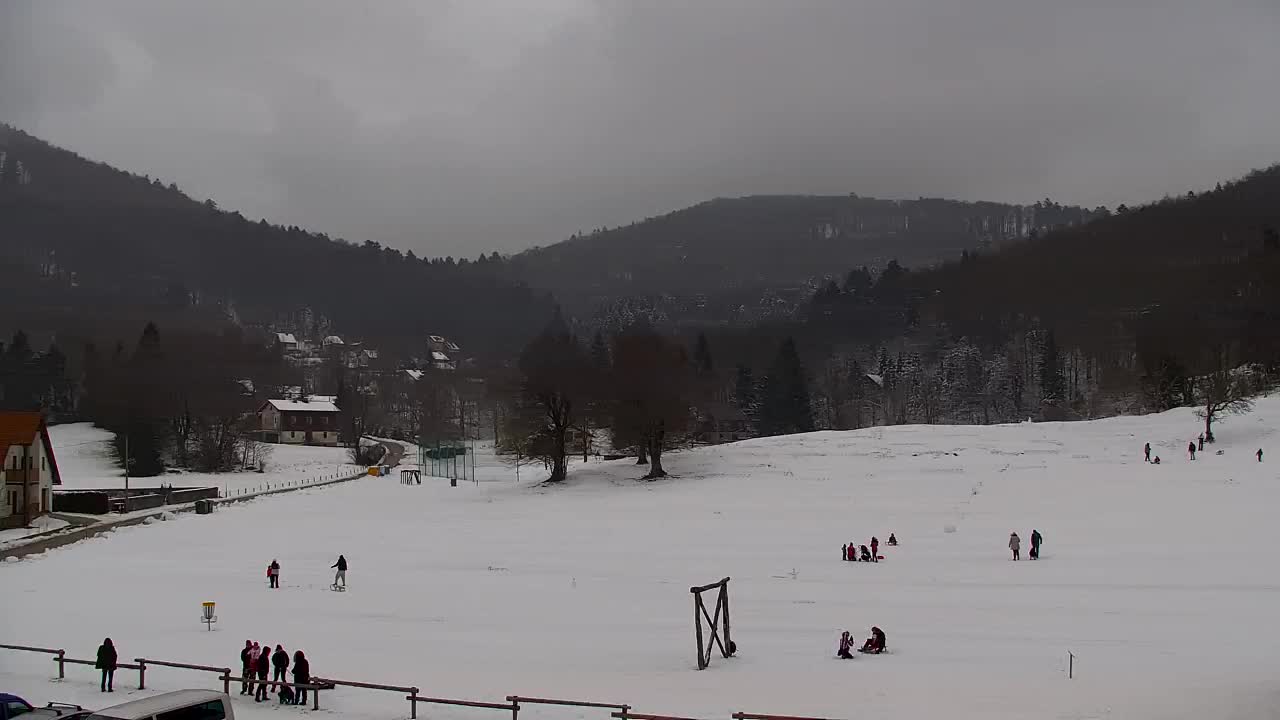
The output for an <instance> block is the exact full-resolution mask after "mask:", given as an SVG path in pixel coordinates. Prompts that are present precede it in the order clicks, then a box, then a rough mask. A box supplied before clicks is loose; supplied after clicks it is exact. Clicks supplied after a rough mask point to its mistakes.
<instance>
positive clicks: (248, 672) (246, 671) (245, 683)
mask: <svg viewBox="0 0 1280 720" xmlns="http://www.w3.org/2000/svg"><path fill="white" fill-rule="evenodd" d="M252 677H253V641H252V640H245V641H244V649H243V650H241V651H240V678H241V680H240V694H241V695H248V694H249V680H250V678H252Z"/></svg>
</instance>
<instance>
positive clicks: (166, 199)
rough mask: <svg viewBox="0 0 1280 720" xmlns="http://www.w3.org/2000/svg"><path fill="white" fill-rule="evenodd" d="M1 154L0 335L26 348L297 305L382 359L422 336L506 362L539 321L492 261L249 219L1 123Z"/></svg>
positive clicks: (257, 318)
mask: <svg viewBox="0 0 1280 720" xmlns="http://www.w3.org/2000/svg"><path fill="white" fill-rule="evenodd" d="M0 153H4V154H5V155H6V167H7V168H8V170H7V171H0V218H3V221H2V222H0V264H2V265H3V266H4V267H5V269H6V276H7V277H6V281H5V282H4V283H0V326H5V327H10V328H15V327H24V328H26V329H27V331H28V333H31V334H32V335H33V336H39V337H48V336H50V335H52V334H53V333H55V332H62V331H65V330H66V329H67V328H68V327H71V328H74V329H76V331H77V333H78V334H80V335H82V336H86V337H92V333H91V332H90V331H89V329H88V328H90V327H92V326H93V325H94V324H95V323H97V322H99V321H101V322H102V323H103V324H114V323H115V322H117V318H119V317H120V316H124V315H127V316H129V317H130V321H131V323H132V324H131V327H137V322H136V321H137V320H138V319H139V318H140V317H145V318H147V319H155V318H156V317H157V311H158V310H160V309H164V310H165V311H166V312H168V314H170V315H172V316H179V315H181V316H183V317H182V319H178V318H177V317H171V318H169V319H166V320H165V321H164V322H165V327H175V326H180V325H183V324H186V323H190V324H193V325H198V326H201V327H206V328H210V329H216V328H217V326H218V323H219V321H226V320H231V321H234V322H237V323H241V324H245V323H248V324H252V323H255V322H269V321H270V320H271V319H272V318H274V317H276V316H278V315H279V314H280V313H282V312H287V311H290V310H293V309H296V308H301V307H309V308H312V309H314V311H316V312H317V313H320V314H323V315H324V316H325V317H327V318H329V319H330V320H331V321H332V322H333V323H334V324H335V326H337V327H339V328H343V329H344V331H346V332H353V333H358V334H360V335H362V336H363V337H364V338H366V340H367V341H369V342H372V343H375V344H376V345H377V346H379V347H382V348H385V349H386V350H387V351H399V352H403V353H406V354H407V353H409V352H411V351H414V350H418V349H419V344H420V338H421V337H422V336H424V335H425V334H428V333H436V334H446V335H449V336H450V337H453V338H456V339H457V340H458V341H459V342H461V343H463V344H464V346H466V347H468V348H469V349H470V350H471V351H472V352H475V353H477V354H487V355H496V356H511V355H513V354H515V353H516V352H518V351H519V348H520V347H521V346H522V345H523V344H524V342H525V341H526V340H527V339H528V338H529V337H530V336H531V330H534V329H536V328H537V327H539V326H540V325H541V323H543V322H545V319H546V317H547V316H548V315H549V314H550V312H551V308H552V303H551V301H550V299H549V298H548V297H546V295H545V294H544V293H541V292H535V291H532V290H530V289H528V288H526V287H524V286H523V285H522V284H521V283H520V282H519V281H518V280H516V279H515V275H514V273H513V271H512V270H511V268H510V267H509V265H508V263H507V261H506V260H504V259H503V258H502V257H500V256H498V255H497V254H496V253H490V254H482V255H480V256H479V257H477V258H476V259H475V260H467V259H458V260H455V259H454V258H432V259H428V258H419V257H416V256H415V255H414V254H413V253H412V252H409V253H401V252H400V251H399V250H395V249H391V248H383V247H381V246H379V245H378V244H377V243H373V242H365V243H363V244H352V243H347V242H344V241H341V240H331V239H330V238H328V237H327V236H325V235H322V234H317V233H311V232H307V231H305V230H302V229H299V228H297V227H281V226H277V225H271V224H268V223H266V222H265V221H263V222H250V221H249V220H246V219H245V218H244V217H242V216H241V215H240V214H239V213H235V212H224V211H222V210H219V209H218V208H217V207H216V205H214V204H213V202H212V201H207V202H203V203H201V202H197V201H195V200H193V199H191V198H189V197H187V196H186V195H184V194H183V193H182V192H181V191H179V190H178V188H177V187H175V186H173V185H168V186H165V185H164V184H162V183H161V182H160V181H159V180H152V179H150V178H147V177H144V176H137V175H131V174H129V173H124V172H121V171H118V170H115V169H113V168H111V167H108V166H107V165H104V164H101V163H93V162H91V161H88V160H86V159H84V158H81V157H79V156H77V155H75V154H73V153H71V152H68V151H65V150H61V149H59V148H55V147H53V146H51V145H48V144H47V143H44V142H42V141H40V140H38V139H36V138H34V137H32V136H30V135H27V134H25V133H23V132H21V131H19V130H16V129H13V128H9V127H7V126H0ZM18 161H21V162H22V164H23V173H24V176H23V177H24V179H23V181H22V182H19V181H18V180H17V179H16V174H15V173H16V167H17V162H18ZM10 278H12V282H10ZM113 329H115V330H116V331H117V332H120V331H121V329H120V328H113ZM134 332H136V330H135V331H134Z"/></svg>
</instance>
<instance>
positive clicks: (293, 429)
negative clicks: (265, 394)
mask: <svg viewBox="0 0 1280 720" xmlns="http://www.w3.org/2000/svg"><path fill="white" fill-rule="evenodd" d="M258 435H259V438H260V439H261V440H262V441H263V442H271V443H285V444H289V445H337V444H338V406H337V405H335V404H334V403H333V401H332V400H329V399H327V398H326V399H324V400H320V399H312V398H302V399H298V400H268V401H266V402H264V403H263V404H262V406H261V407H260V408H258Z"/></svg>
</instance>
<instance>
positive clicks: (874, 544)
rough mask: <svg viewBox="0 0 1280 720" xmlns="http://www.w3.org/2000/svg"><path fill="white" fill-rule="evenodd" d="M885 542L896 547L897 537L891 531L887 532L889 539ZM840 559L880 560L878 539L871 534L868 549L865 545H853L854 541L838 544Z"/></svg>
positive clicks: (851, 560)
mask: <svg viewBox="0 0 1280 720" xmlns="http://www.w3.org/2000/svg"><path fill="white" fill-rule="evenodd" d="M886 544H887V545H890V546H895V547H896V546H897V544H898V538H897V537H895V536H894V534H893V533H889V541H888V542H887V543H886ZM840 559H841V560H847V561H849V562H857V561H858V560H861V561H862V562H880V560H881V557H880V540H879V539H878V538H876V537H875V536H872V538H871V548H870V549H868V548H867V546H866V545H855V544H854V543H849V544H848V545H842V546H840Z"/></svg>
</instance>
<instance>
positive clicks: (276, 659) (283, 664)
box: [271, 645, 289, 682]
mask: <svg viewBox="0 0 1280 720" xmlns="http://www.w3.org/2000/svg"><path fill="white" fill-rule="evenodd" d="M271 666H272V667H274V668H275V669H276V672H275V674H274V675H272V676H271V679H272V680H282V681H284V682H288V681H289V678H288V677H287V673H286V671H287V670H288V669H289V653H287V652H285V651H284V646H282V645H276V651H275V652H273V653H271Z"/></svg>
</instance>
